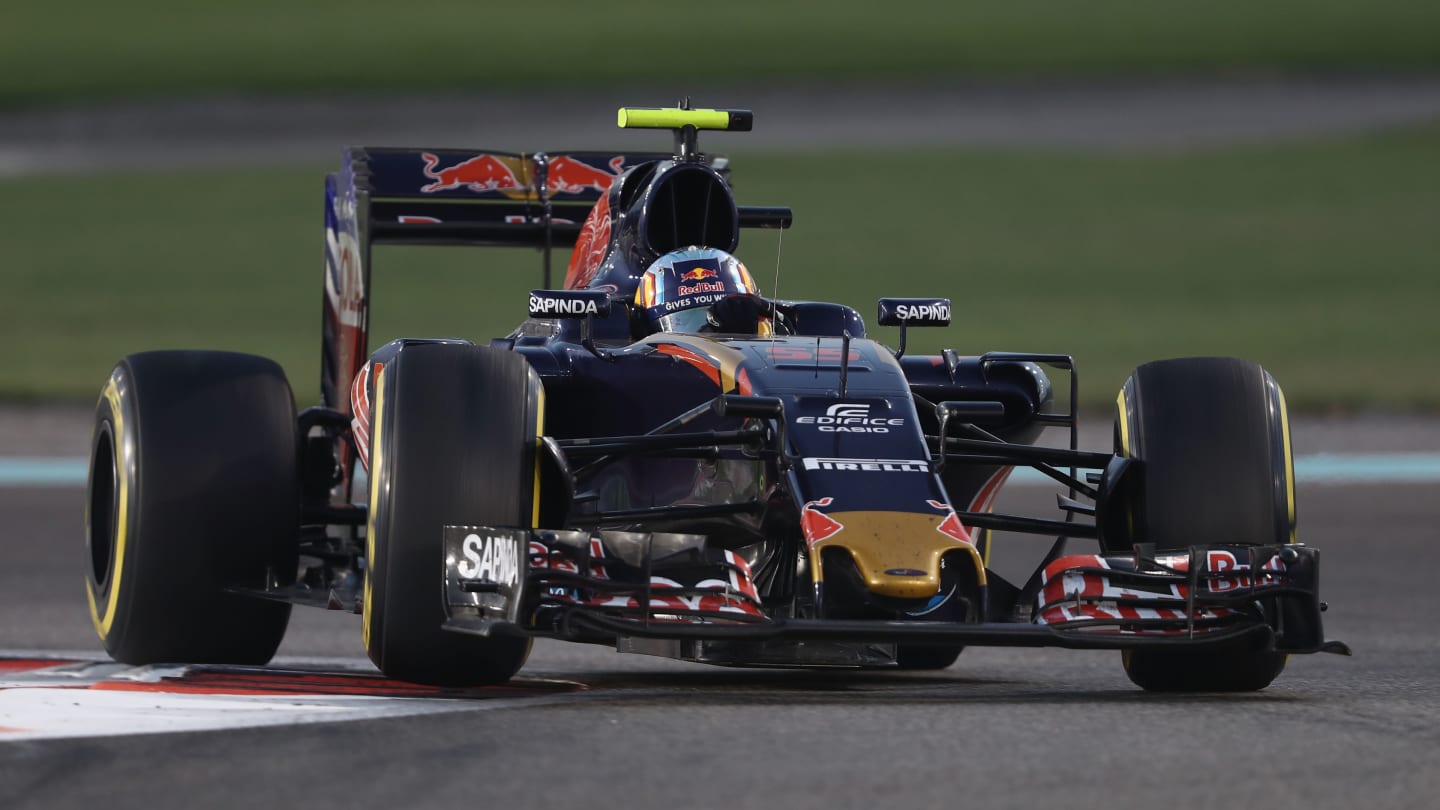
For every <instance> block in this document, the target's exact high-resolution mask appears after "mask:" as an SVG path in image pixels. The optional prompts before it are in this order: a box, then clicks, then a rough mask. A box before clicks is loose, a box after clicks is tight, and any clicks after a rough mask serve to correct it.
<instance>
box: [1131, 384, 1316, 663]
mask: <svg viewBox="0 0 1440 810" xmlns="http://www.w3.org/2000/svg"><path fill="white" fill-rule="evenodd" d="M1116 404H1117V414H1116V427H1115V439H1116V448H1115V449H1116V452H1117V453H1120V454H1121V455H1125V456H1130V457H1133V458H1137V459H1142V460H1143V461H1144V462H1145V464H1144V466H1143V468H1142V469H1141V470H1140V473H1141V486H1140V491H1141V492H1142V493H1143V494H1142V496H1141V498H1140V499H1139V502H1138V503H1136V504H1134V507H1133V512H1132V515H1131V517H1132V519H1133V521H1134V523H1135V536H1137V537H1139V538H1140V539H1142V540H1143V541H1145V542H1153V543H1154V544H1155V547H1156V549H1157V550H1166V549H1185V548H1188V547H1190V546H1193V545H1205V544H1213V543H1229V544H1238V545H1271V544H1280V543H1291V542H1294V534H1295V490H1294V485H1293V481H1294V475H1293V469H1294V464H1293V461H1292V458H1291V452H1290V429H1289V423H1288V421H1287V416H1286V412H1285V397H1284V395H1283V394H1282V393H1281V391H1280V386H1279V385H1277V384H1276V382H1275V380H1274V378H1273V377H1271V376H1270V375H1269V374H1268V373H1267V372H1266V371H1265V370H1264V369H1263V368H1261V367H1260V366H1258V365H1256V364H1255V363H1252V362H1249V361H1247V360H1238V359H1235V358H1228V357H1190V358H1182V359H1177V360H1161V361H1157V362H1154V363H1147V364H1145V365H1142V366H1140V367H1139V368H1137V369H1136V370H1135V373H1134V374H1132V375H1131V376H1130V379H1129V380H1127V381H1126V382H1125V386H1124V388H1122V389H1121V391H1120V396H1119V397H1118V399H1117V403H1116ZM1123 660H1124V665H1125V673H1126V675H1128V676H1129V677H1130V680H1131V681H1133V682H1134V683H1135V684H1136V685H1137V686H1140V687H1141V688H1143V689H1147V690H1150V691H1160V692H1192V691H1214V692H1250V691H1255V690H1258V689H1264V688H1265V687H1266V686H1268V685H1269V684H1270V682H1271V681H1272V680H1274V679H1275V677H1276V676H1277V675H1279V674H1280V672H1281V670H1283V669H1284V668H1285V655H1284V654H1282V653H1277V652H1273V651H1269V650H1265V649H1255V648H1249V647H1231V648H1227V649H1225V650H1217V651H1206V652H1195V651H1169V650H1153V649H1135V650H1129V651H1126V652H1125V654H1124V656H1123Z"/></svg>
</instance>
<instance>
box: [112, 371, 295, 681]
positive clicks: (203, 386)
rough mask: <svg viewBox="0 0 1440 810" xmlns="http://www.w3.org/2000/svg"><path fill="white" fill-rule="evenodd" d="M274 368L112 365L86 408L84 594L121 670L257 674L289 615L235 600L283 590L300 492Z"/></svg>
mask: <svg viewBox="0 0 1440 810" xmlns="http://www.w3.org/2000/svg"><path fill="white" fill-rule="evenodd" d="M297 447H298V444H297V439H296V421H295V406H294V400H293V398H292V395H291V392H290V386H289V383H288V382H286V380H285V375H284V372H283V371H281V369H280V367H279V366H278V365H276V364H275V363H273V362H271V361H269V360H266V359H264V358H261V357H254V356H251V355H244V354H234V353H230V352H204V351H174V352H146V353H143V354H137V355H131V356H130V357H127V358H125V359H124V360H122V361H121V362H120V363H119V365H117V366H116V367H115V370H114V371H113V372H112V373H111V375H110V377H109V379H108V380H107V381H106V383H105V387H104V388H103V389H102V392H101V396H100V400H99V403H98V404H97V406H96V409H95V423H94V432H93V434H92V443H91V459H90V473H89V480H88V485H87V498H86V512H85V538H86V545H87V552H88V554H87V563H88V564H87V566H86V576H85V580H86V581H85V589H86V597H87V601H88V603H89V608H90V618H91V621H92V622H93V623H94V625H95V629H96V632H97V633H98V635H99V636H100V639H101V641H102V642H103V644H104V645H105V649H106V651H107V652H109V653H110V655H111V656H113V657H114V658H115V659H116V660H118V661H122V662H125V663H129V664H151V663H160V662H175V663H179V662H184V663H228V664H261V663H265V662H266V661H269V660H270V658H271V657H272V656H273V655H274V654H275V649H276V647H278V646H279V644H280V641H281V639H282V638H283V637H284V634H285V628H286V625H287V623H288V621H289V617H290V606H289V605H288V604H283V603H279V602H273V601H268V600H264V599H257V598H253V597H246V596H240V595H237V594H235V593H233V592H232V591H231V589H232V588H248V589H262V588H264V587H266V585H267V583H271V584H289V582H292V581H293V580H294V576H295V569H296V556H297V549H298V542H297V538H298V536H299V529H300V486H299V469H298V460H297V459H298V455H297Z"/></svg>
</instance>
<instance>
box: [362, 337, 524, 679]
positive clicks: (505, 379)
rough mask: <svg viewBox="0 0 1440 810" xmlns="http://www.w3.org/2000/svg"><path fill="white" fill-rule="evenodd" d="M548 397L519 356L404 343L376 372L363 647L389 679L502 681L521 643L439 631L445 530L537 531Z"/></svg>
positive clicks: (516, 665) (517, 661)
mask: <svg viewBox="0 0 1440 810" xmlns="http://www.w3.org/2000/svg"><path fill="white" fill-rule="evenodd" d="M542 397H543V389H542V388H541V384H540V378H539V375H537V374H536V373H535V371H534V370H533V369H531V367H530V365H529V363H527V362H526V361H525V359H524V358H523V357H521V356H519V355H517V354H514V353H512V352H505V351H499V350H494V349H489V348H480V347H476V346H469V345H460V344H412V345H407V346H405V347H404V348H403V349H401V350H400V352H399V353H398V354H397V355H395V357H394V359H393V360H392V361H391V362H389V363H386V364H385V365H384V366H383V367H382V368H381V369H380V370H379V371H378V372H377V374H376V380H375V399H374V404H373V407H372V418H371V424H372V425H373V428H372V432H371V435H370V522H369V525H368V527H367V532H366V535H367V538H366V545H367V549H366V551H367V554H366V556H367V560H368V565H369V573H368V577H367V580H366V584H365V597H364V634H365V649H366V651H367V652H368V653H369V655H370V659H371V660H372V661H374V662H375V665H376V666H378V667H379V668H380V671H381V672H384V673H385V674H386V675H387V676H389V677H391V678H396V679H399V680H405V681H413V682H416V683H426V684H433V685H437V686H480V685H488V684H498V683H504V682H505V681H507V680H509V679H510V677H511V676H512V675H514V674H515V672H516V671H518V670H519V669H520V667H521V665H522V664H524V663H525V658H526V656H527V655H529V651H530V641H529V639H528V638H525V637H522V636H511V635H498V634H497V635H493V636H490V637H488V638H482V637H478V636H474V635H467V634H463V633H455V632H450V631H447V630H444V629H442V624H443V623H444V622H445V618H446V616H445V605H444V579H443V572H444V560H443V544H442V527H443V526H445V525H457V526H462V525H463V526H496V527H501V526H506V527H533V526H534V525H535V511H536V498H537V497H538V491H537V486H536V474H535V470H536V466H535V465H536V452H537V451H536V447H537V443H536V438H537V436H539V434H540V427H541V418H542V416H541V415H542V409H543V401H542Z"/></svg>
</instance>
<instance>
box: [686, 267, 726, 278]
mask: <svg viewBox="0 0 1440 810" xmlns="http://www.w3.org/2000/svg"><path fill="white" fill-rule="evenodd" d="M717 275H719V274H718V273H716V272H715V271H714V270H711V269H710V268H708V267H697V268H695V269H694V270H691V271H690V272H688V273H682V274H681V276H680V278H681V280H683V281H702V280H704V279H707V278H715V277H716V276H717Z"/></svg>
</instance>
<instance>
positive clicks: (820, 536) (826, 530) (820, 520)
mask: <svg viewBox="0 0 1440 810" xmlns="http://www.w3.org/2000/svg"><path fill="white" fill-rule="evenodd" d="M833 501H834V499H833V498H821V499H819V500H815V501H810V502H809V503H807V504H805V508H804V509H801V510H800V530H801V531H802V532H803V533H804V534H805V539H806V540H807V541H808V542H809V545H811V546H813V545H815V544H816V543H818V542H820V541H821V540H824V539H825V538H827V537H830V536H832V535H834V534H837V533H838V532H840V530H842V529H844V528H845V526H844V525H843V524H841V523H840V521H838V520H836V519H835V518H832V517H830V516H829V515H827V514H825V513H824V512H821V511H819V510H817V509H816V508H815V507H817V506H829V505H830V504H831V503H832V502H833Z"/></svg>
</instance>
